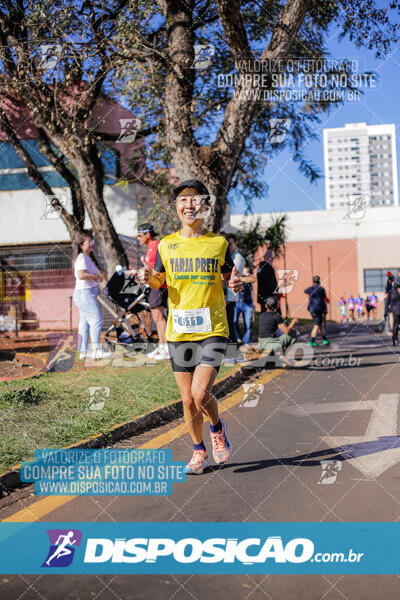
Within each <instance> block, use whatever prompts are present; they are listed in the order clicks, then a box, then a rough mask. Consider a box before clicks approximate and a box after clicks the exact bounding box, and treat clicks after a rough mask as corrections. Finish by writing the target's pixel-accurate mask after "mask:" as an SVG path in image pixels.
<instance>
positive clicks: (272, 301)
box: [265, 296, 278, 310]
mask: <svg viewBox="0 0 400 600" xmlns="http://www.w3.org/2000/svg"><path fill="white" fill-rule="evenodd" d="M265 304H266V305H267V306H268V308H269V309H270V310H276V309H277V308H278V298H277V297H276V296H270V297H269V298H267V299H266V301H265Z"/></svg>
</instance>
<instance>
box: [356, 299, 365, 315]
mask: <svg viewBox="0 0 400 600" xmlns="http://www.w3.org/2000/svg"><path fill="white" fill-rule="evenodd" d="M363 305H364V298H362V297H361V296H360V292H358V296H357V298H356V313H357V321H361V317H362V312H363Z"/></svg>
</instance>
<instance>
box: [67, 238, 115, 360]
mask: <svg viewBox="0 0 400 600" xmlns="http://www.w3.org/2000/svg"><path fill="white" fill-rule="evenodd" d="M93 247H94V241H93V238H92V234H91V232H90V231H87V230H85V231H83V232H82V234H81V235H80V236H79V238H78V239H77V240H76V241H75V242H74V251H73V256H72V264H73V268H74V275H75V289H74V293H73V300H74V303H75V305H76V307H77V308H78V310H79V326H78V348H77V350H78V352H79V358H80V359H81V360H84V359H85V358H94V359H101V358H108V357H109V356H111V352H107V351H105V350H104V349H103V348H102V347H101V344H100V334H101V326H102V323H103V317H102V314H101V310H100V306H99V303H98V301H97V296H98V294H99V282H100V281H102V280H103V276H102V275H101V274H100V272H99V270H98V268H97V267H96V265H95V264H94V262H93V261H92V259H91V258H90V256H89V255H90V254H91V252H93ZM89 333H90V341H91V351H89Z"/></svg>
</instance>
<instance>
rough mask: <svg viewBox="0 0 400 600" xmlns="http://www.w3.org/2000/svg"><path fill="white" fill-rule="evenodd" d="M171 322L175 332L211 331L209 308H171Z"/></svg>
mask: <svg viewBox="0 0 400 600" xmlns="http://www.w3.org/2000/svg"><path fill="white" fill-rule="evenodd" d="M172 323H173V330H174V332H175V333H204V332H206V331H211V317H210V309H209V308H208V306H207V307H206V308H192V309H188V310H179V309H172Z"/></svg>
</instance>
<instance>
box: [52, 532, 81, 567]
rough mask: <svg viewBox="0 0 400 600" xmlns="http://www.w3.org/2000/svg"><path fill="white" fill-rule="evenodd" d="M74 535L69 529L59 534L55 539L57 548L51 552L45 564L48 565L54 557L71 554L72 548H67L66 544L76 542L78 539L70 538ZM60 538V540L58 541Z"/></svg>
mask: <svg viewBox="0 0 400 600" xmlns="http://www.w3.org/2000/svg"><path fill="white" fill-rule="evenodd" d="M73 536H74V532H73V531H69V532H68V533H67V534H66V535H59V536H58V538H57V541H56V546H57V549H56V550H55V552H53V554H52V555H51V556H50V557H49V558H48V559H47V560H46V563H45V564H46V565H47V566H48V567H49V566H50V563H51V561H52V560H53V559H54V558H61V557H62V556H67V555H68V554H72V550H71V549H70V548H67V546H73V545H74V544H76V543H77V541H78V540H74V539H72V538H73ZM61 539H62V542H61V541H60V540H61Z"/></svg>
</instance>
